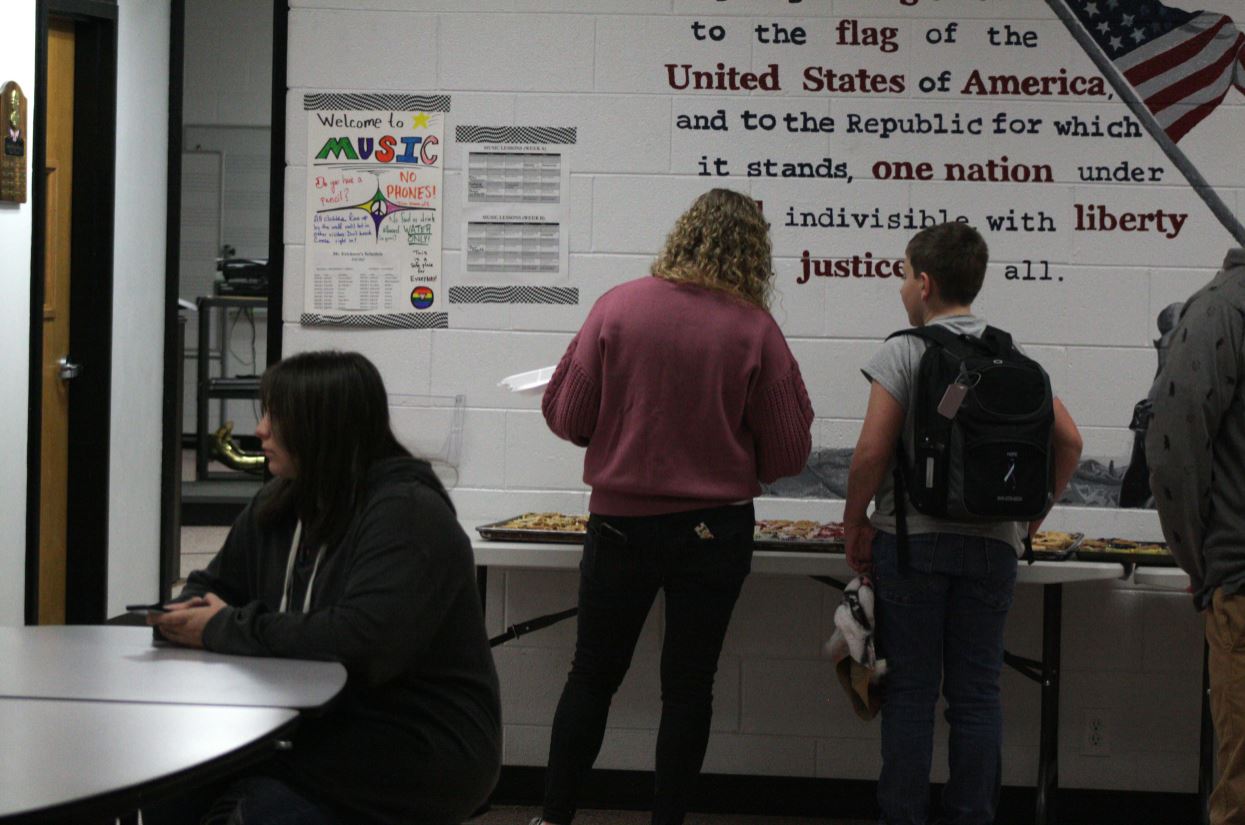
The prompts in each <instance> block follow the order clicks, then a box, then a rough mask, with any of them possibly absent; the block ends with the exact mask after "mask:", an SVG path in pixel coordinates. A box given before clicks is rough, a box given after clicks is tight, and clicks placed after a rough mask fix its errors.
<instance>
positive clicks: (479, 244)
mask: <svg viewBox="0 0 1245 825" xmlns="http://www.w3.org/2000/svg"><path fill="white" fill-rule="evenodd" d="M560 236H561V226H560V225H559V224H557V223H545V222H529V223H521V222H511V221H506V222H496V223H493V222H487V221H469V222H468V223H467V261H466V266H467V271H468V272H503V271H507V272H557V271H558V270H559V266H560V249H561V238H560Z"/></svg>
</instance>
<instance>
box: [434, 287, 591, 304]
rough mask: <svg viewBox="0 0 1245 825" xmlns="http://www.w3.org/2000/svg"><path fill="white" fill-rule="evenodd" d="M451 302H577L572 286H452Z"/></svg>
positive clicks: (577, 297) (574, 288)
mask: <svg viewBox="0 0 1245 825" xmlns="http://www.w3.org/2000/svg"><path fill="white" fill-rule="evenodd" d="M450 303H451V304H564V305H568V306H574V305H576V304H578V303H579V288H578V287H573V286H452V287H450Z"/></svg>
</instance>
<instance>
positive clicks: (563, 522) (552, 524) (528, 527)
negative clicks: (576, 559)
mask: <svg viewBox="0 0 1245 825" xmlns="http://www.w3.org/2000/svg"><path fill="white" fill-rule="evenodd" d="M476 532H478V533H479V534H480V537H481V538H485V539H489V540H490V541H533V542H551V543H553V544H583V543H584V537H585V536H586V535H588V517H587V516H583V515H567V514H566V513H524V514H523V515H521V516H514V517H513V518H508V519H502V520H501V521H495V522H493V523H492V524H481V525H480V526H478V527H476Z"/></svg>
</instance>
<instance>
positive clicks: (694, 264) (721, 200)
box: [653, 189, 774, 309]
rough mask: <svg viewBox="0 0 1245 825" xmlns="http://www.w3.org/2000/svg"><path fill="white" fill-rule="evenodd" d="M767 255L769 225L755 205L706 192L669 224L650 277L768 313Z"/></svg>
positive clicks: (770, 274) (725, 192)
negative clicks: (732, 297) (728, 295)
mask: <svg viewBox="0 0 1245 825" xmlns="http://www.w3.org/2000/svg"><path fill="white" fill-rule="evenodd" d="M771 255H772V251H771V249H770V242H769V224H768V223H766V222H765V218H764V216H762V215H761V210H760V209H759V208H758V207H757V203H756V201H754V200H753V199H752V198H750V197H748V196H747V195H743V194H740V193H739V192H735V191H732V190H730V189H711V190H709V191H708V192H706V193H705V194H703V195H701V196H700V197H699V198H697V199H696V202H695V203H693V204H692V206H691V208H690V209H688V210H687V211H686V212H684V213H683V214H682V215H681V216H680V217H679V219H678V220H677V221H675V224H674V229H672V230H670V234H669V235H668V236H666V245H665V246H664V247H662V250H661V253H660V254H659V255H658V256H657V260H656V261H655V262H654V263H653V275H654V276H655V277H657V278H664V279H666V280H667V281H673V282H675V283H684V284H696V285H697V286H703V287H708V288H709V289H719V290H722V291H724V292H733V293H735V294H736V295H738V296H739V297H741V298H743V299H745V300H747V301H750V302H752V303H754V304H756V305H757V306H759V307H761V309H769V301H770V295H771V293H772V291H773V279H774V270H773V268H772V266H771V263H770V261H771Z"/></svg>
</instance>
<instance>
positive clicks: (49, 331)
mask: <svg viewBox="0 0 1245 825" xmlns="http://www.w3.org/2000/svg"><path fill="white" fill-rule="evenodd" d="M47 54H48V75H47V76H48V86H47V175H46V182H45V187H46V189H45V191H46V192H47V196H46V201H45V203H46V204H47V215H46V217H47V234H46V240H45V241H44V283H43V370H42V375H43V421H42V428H41V429H42V434H41V439H42V447H41V451H40V480H39V624H64V622H65V571H66V563H65V558H66V532H67V524H68V510H69V508H68V497H69V466H68V465H69V383H70V380H69V379H68V378H64V377H62V365H61V360H62V359H68V358H69V357H70V353H69V273H70V267H71V263H72V261H71V260H70V237H71V231H72V228H73V227H72V223H71V218H72V204H73V88H74V28H73V24H72V23H70V22H68V21H63V20H52V21H51V22H50V25H49V29H48V50H47Z"/></svg>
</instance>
